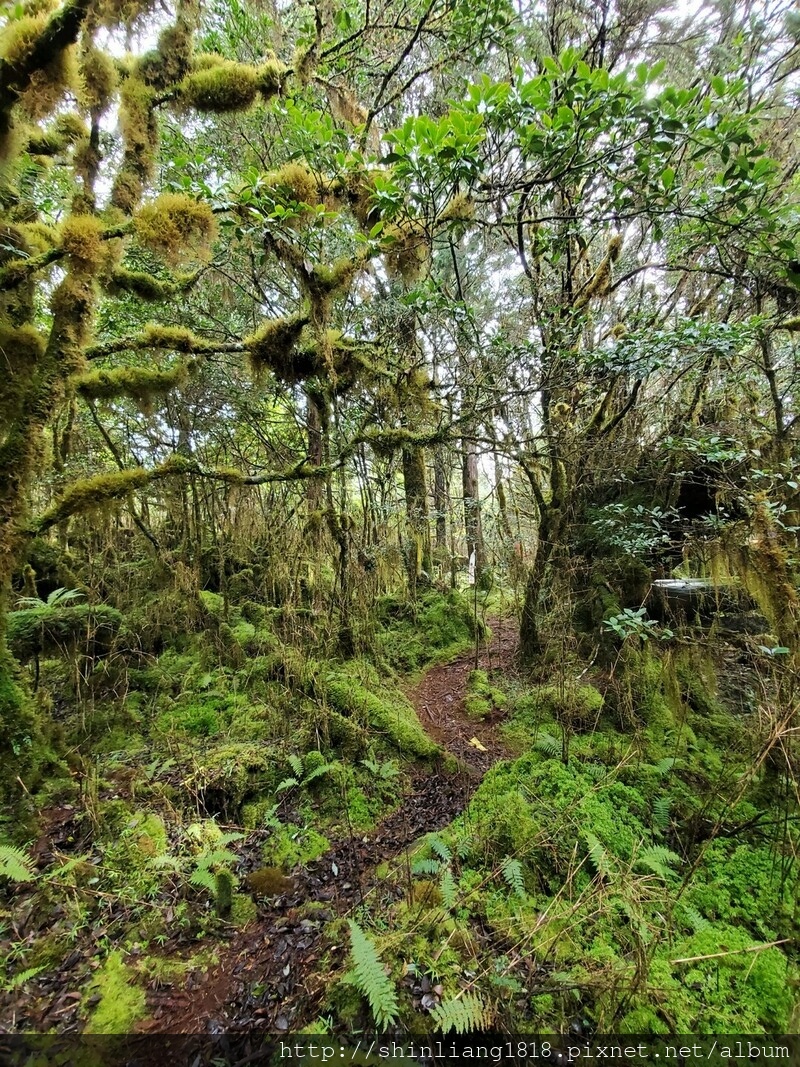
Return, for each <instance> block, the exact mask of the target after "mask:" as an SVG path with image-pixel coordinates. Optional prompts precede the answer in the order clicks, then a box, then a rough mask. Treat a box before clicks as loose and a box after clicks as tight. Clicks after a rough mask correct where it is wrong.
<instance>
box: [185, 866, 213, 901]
mask: <svg viewBox="0 0 800 1067" xmlns="http://www.w3.org/2000/svg"><path fill="white" fill-rule="evenodd" d="M189 885H196V886H200V887H202V888H203V889H207V890H208V891H209V893H211V894H213V895H214V896H216V894H217V880H216V878H215V877H214V875H213V874H212V873H211V871H210V870H209V869H208V868H207V867H198V868H197V870H196V871H195V872H194V873H193V874H192V876H191V878H190V879H189Z"/></svg>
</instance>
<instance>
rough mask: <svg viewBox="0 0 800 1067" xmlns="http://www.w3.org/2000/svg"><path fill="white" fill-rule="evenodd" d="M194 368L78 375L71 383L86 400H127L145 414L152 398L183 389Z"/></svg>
mask: <svg viewBox="0 0 800 1067" xmlns="http://www.w3.org/2000/svg"><path fill="white" fill-rule="evenodd" d="M193 370H194V364H191V363H178V364H176V366H174V367H172V368H170V369H169V370H159V369H158V368H156V367H118V368H116V369H114V370H97V371H90V372H87V373H85V374H81V375H80V376H79V377H77V378H75V379H74V384H75V389H76V391H77V392H78V393H80V395H81V396H82V397H85V398H86V399H89V400H112V399H114V398H116V397H120V396H127V397H130V398H131V399H132V400H135V401H136V403H137V404H138V405H139V406H140V407H141V408H143V409H144V410H148V409H149V407H150V405H151V403H152V401H153V398H154V397H156V396H164V395H166V394H167V393H168V392H170V390H172V389H176V388H179V387H181V386H184V385H186V383H187V381H188V380H189V375H190V374H191V372H192V371H193Z"/></svg>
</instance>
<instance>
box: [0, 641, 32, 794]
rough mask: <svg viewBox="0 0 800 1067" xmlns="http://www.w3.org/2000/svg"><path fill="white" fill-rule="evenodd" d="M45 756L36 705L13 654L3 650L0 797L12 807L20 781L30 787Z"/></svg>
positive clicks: (0, 668) (0, 663)
mask: <svg viewBox="0 0 800 1067" xmlns="http://www.w3.org/2000/svg"><path fill="white" fill-rule="evenodd" d="M42 757H43V740H42V735H41V727H40V723H39V719H38V716H37V714H36V710H35V706H34V703H33V701H32V700H31V699H30V697H29V696H28V695H27V694H26V693H25V692H24V690H23V689H22V688H21V687H20V686H19V684H18V683H17V681H16V679H15V677H14V670H13V665H12V661H11V657H10V656H8V655H6V654H4V653H2V652H0V759H1V760H2V766H3V774H2V775H0V799H2V801H3V802H4V804H5V805H9V807H10V806H12V804H13V803H16V801H17V800H18V799H19V793H18V792H17V784H18V780H21V781H23V782H26V783H27V785H28V786H29V787H31V786H33V785H34V784H35V783H34V781H33V775H34V772H35V770H36V767H37V764H38V763H39V761H40V760H41V759H42Z"/></svg>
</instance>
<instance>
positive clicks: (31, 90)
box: [19, 48, 80, 119]
mask: <svg viewBox="0 0 800 1067" xmlns="http://www.w3.org/2000/svg"><path fill="white" fill-rule="evenodd" d="M79 81H80V75H79V71H78V61H77V55H76V51H75V48H64V49H61V50H60V51H57V52H56V54H55V55H54V56H53V58H52V59H51V60H50V62H49V63H47V64H46V66H44V67H41V68H40V69H39V70H36V71H34V72H33V73H32V74H31V77H30V82H29V85H28V88H27V89H26V90H25V91H24V92H23V93H22V94H21V95H20V98H19V104H20V107H21V108H22V110H23V111H24V112H25V114H26V115H28V116H29V117H30V118H32V119H42V118H45V117H46V116H47V115H51V114H52V113H53V112H54V111H55V109H56V108H57V107H58V105H59V104H60V103H61V101H62V100H63V97H64V90H65V89H69V90H71V91H73V92H76V91H77V87H78V83H79Z"/></svg>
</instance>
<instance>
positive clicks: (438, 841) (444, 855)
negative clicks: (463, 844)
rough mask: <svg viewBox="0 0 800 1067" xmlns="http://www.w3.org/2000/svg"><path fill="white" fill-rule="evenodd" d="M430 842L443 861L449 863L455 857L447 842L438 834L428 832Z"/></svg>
mask: <svg viewBox="0 0 800 1067" xmlns="http://www.w3.org/2000/svg"><path fill="white" fill-rule="evenodd" d="M428 844H429V845H430V847H431V849H432V850H433V851H434V852H435V853H436V855H437V856H438V857H439V859H440V860H441V861H442V862H443V863H449V862H450V860H451V859H452V858H453V854H452V852H451V851H450V849H449V847H448V845H447V842H446V841H443V840H442V838H441V837H439V835H438V834H428Z"/></svg>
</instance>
